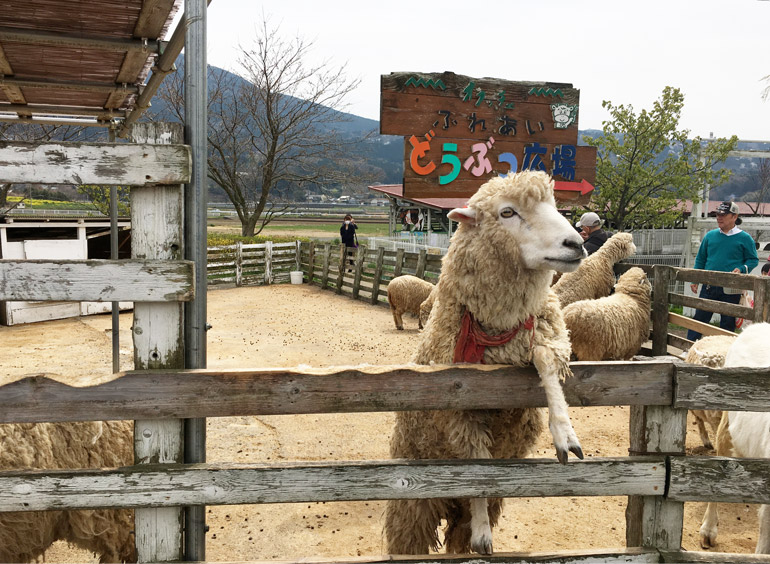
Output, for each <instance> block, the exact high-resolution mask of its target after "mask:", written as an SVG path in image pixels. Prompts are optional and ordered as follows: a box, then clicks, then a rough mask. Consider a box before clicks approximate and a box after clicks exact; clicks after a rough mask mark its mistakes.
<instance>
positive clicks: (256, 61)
mask: <svg viewBox="0 0 770 564" xmlns="http://www.w3.org/2000/svg"><path fill="white" fill-rule="evenodd" d="M311 47H312V43H305V42H304V41H303V40H302V39H300V38H297V39H294V40H292V41H288V42H287V41H284V40H282V39H281V38H280V36H279V34H278V30H277V29H272V28H270V27H269V26H268V22H267V20H266V19H264V18H263V21H262V24H261V27H260V28H259V29H258V30H257V33H256V37H255V40H254V46H253V47H252V48H245V47H241V56H240V64H241V67H242V69H243V73H244V78H241V77H240V76H237V75H234V74H231V73H229V72H227V71H223V70H221V69H216V68H211V67H210V68H209V72H208V81H209V86H208V95H209V101H208V145H209V148H208V168H209V173H208V174H209V178H210V179H211V180H212V181H213V182H214V183H216V184H217V185H218V186H219V187H221V188H222V190H223V191H224V192H225V193H226V194H227V196H228V198H229V199H230V201H231V202H232V203H233V205H234V206H235V210H236V213H237V214H238V218H239V219H240V221H241V233H242V234H243V235H245V236H251V235H254V234H255V233H259V232H261V231H262V229H264V227H265V226H266V225H267V224H268V223H270V221H272V220H273V219H275V218H276V217H279V216H280V215H281V214H282V213H283V212H284V211H286V209H287V202H288V199H289V193H290V191H292V190H295V189H297V188H301V187H303V186H305V185H308V184H323V185H334V184H340V183H351V182H353V181H358V182H367V181H370V180H372V179H373V178H375V175H376V174H377V171H375V170H373V169H372V168H371V167H365V166H357V162H359V161H356V159H351V158H349V154H348V153H349V151H350V150H352V149H353V148H354V147H355V149H356V152H357V153H358V154H359V155H360V154H361V152H362V150H361V149H362V145H363V144H362V141H365V140H366V139H368V138H369V137H370V136H371V135H373V134H374V132H371V133H369V134H368V135H366V136H364V137H362V136H358V137H351V136H350V135H348V136H345V135H344V134H342V133H340V132H339V131H338V130H337V129H336V127H335V126H337V125H338V124H341V123H342V122H345V121H349V119H350V118H349V116H348V114H345V113H343V110H344V109H345V108H346V105H345V98H346V96H347V95H348V94H349V93H350V92H351V91H353V90H354V89H355V88H356V87H357V86H358V84H359V82H360V81H359V80H348V79H346V77H345V68H344V66H343V67H341V68H333V67H332V66H331V65H329V64H328V63H322V64H319V65H310V66H308V65H307V64H306V61H307V59H308V54H309V51H310V49H311ZM159 96H160V97H161V98H163V99H164V100H165V101H166V102H167V103H168V104H169V106H170V107H171V108H172V111H173V113H174V114H176V116H177V117H178V118H179V119H182V116H183V111H184V110H183V106H184V94H183V81H182V77H181V76H180V73H179V72H177V73H176V74H175V75H173V76H170V77H168V78H167V79H166V81H165V82H164V86H163V87H162V88H161V91H160V92H159ZM165 118H166V119H168V116H165Z"/></svg>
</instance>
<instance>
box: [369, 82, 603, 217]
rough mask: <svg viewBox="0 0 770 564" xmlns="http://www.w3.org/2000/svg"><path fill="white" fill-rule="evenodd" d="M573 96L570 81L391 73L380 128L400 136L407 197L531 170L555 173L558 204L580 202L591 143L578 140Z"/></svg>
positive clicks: (471, 187) (449, 191) (467, 187)
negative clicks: (589, 144)
mask: <svg viewBox="0 0 770 564" xmlns="http://www.w3.org/2000/svg"><path fill="white" fill-rule="evenodd" d="M579 98H580V91H579V90H577V89H575V88H572V85H571V84H560V83H550V82H511V81H505V80H498V79H494V78H471V77H467V76H462V75H457V74H454V73H451V72H445V73H440V74H439V73H407V72H402V73H391V74H390V75H382V77H381V99H380V133H382V134H386V135H403V136H404V139H405V142H404V197H406V198H412V199H414V198H435V197H443V198H469V197H470V196H472V195H473V194H474V193H475V192H476V190H478V188H479V187H480V186H481V185H482V184H483V183H484V182H486V181H487V180H488V179H490V178H492V177H493V176H495V175H506V174H508V173H509V172H518V171H521V170H528V169H532V170H543V171H545V172H548V173H549V174H551V175H552V176H553V178H554V181H555V183H556V184H555V194H556V199H557V200H559V201H560V202H562V203H568V204H570V205H578V204H585V203H587V202H588V201H589V199H590V196H591V192H592V191H593V189H594V187H593V184H594V182H595V179H596V148H595V147H586V146H578V144H577V141H578V106H579Z"/></svg>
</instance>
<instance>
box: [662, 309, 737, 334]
mask: <svg viewBox="0 0 770 564" xmlns="http://www.w3.org/2000/svg"><path fill="white" fill-rule="evenodd" d="M668 321H669V323H673V324H674V325H679V326H680V327H684V328H685V329H692V330H693V331H697V332H698V333H700V334H701V335H725V336H727V337H735V333H733V332H732V331H728V330H727V329H722V328H721V327H715V326H714V325H710V324H708V323H703V322H701V321H696V320H695V319H690V318H689V317H685V316H684V315H679V314H678V313H669V314H668Z"/></svg>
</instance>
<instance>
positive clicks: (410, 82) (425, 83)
mask: <svg viewBox="0 0 770 564" xmlns="http://www.w3.org/2000/svg"><path fill="white" fill-rule="evenodd" d="M407 86H422V87H424V88H428V87H429V86H430V87H431V88H433V90H446V86H444V83H443V82H442V80H441V79H440V78H439V79H438V80H433V79H432V78H429V79H427V80H426V79H424V78H422V77H418V78H415V77H413V76H410V77H409V78H408V79H407V81H406V84H404V88H406V87H407Z"/></svg>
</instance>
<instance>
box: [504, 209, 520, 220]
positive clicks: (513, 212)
mask: <svg viewBox="0 0 770 564" xmlns="http://www.w3.org/2000/svg"><path fill="white" fill-rule="evenodd" d="M514 215H518V214H517V213H516V210H514V209H513V208H503V209H501V210H500V217H506V218H507V217H513V216H514Z"/></svg>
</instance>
